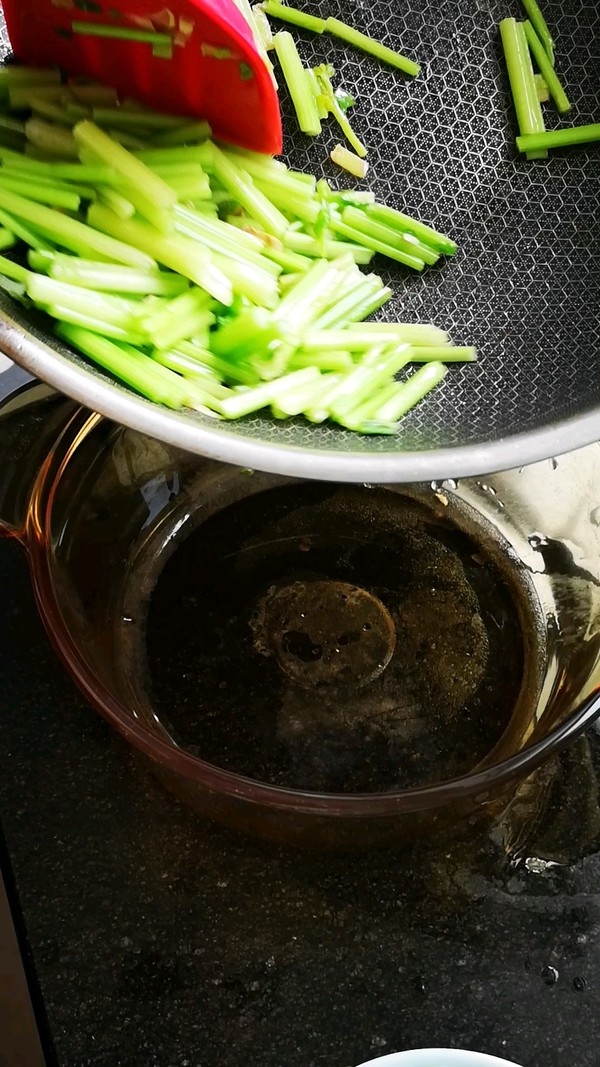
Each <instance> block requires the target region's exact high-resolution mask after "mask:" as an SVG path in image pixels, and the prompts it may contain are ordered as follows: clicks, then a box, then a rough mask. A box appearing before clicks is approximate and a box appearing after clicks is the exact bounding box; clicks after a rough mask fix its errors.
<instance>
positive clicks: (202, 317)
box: [151, 308, 214, 352]
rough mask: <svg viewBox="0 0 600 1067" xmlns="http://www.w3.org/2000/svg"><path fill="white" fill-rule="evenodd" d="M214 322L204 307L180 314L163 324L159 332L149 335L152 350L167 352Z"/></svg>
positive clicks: (200, 332) (195, 335) (212, 316)
mask: <svg viewBox="0 0 600 1067" xmlns="http://www.w3.org/2000/svg"><path fill="white" fill-rule="evenodd" d="M213 322H214V315H212V314H211V312H210V311H207V310H206V308H198V309H197V310H196V311H190V312H188V314H187V315H182V316H181V318H179V320H174V321H173V322H171V323H169V324H168V327H167V326H165V327H163V329H162V330H161V331H160V332H156V333H155V334H153V335H151V340H153V341H154V349H153V352H168V351H169V350H170V349H172V348H175V347H176V346H177V345H178V344H181V342H182V341H187V340H188V339H189V338H190V337H197V336H198V335H199V334H202V333H203V332H204V331H206V330H207V329H208V328H209V327H210V326H211V325H212V323H213Z"/></svg>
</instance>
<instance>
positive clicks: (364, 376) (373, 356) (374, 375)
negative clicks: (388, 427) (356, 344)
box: [328, 345, 411, 421]
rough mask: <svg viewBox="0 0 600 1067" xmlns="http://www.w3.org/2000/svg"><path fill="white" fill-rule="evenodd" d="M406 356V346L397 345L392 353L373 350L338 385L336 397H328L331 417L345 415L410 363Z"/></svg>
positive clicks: (386, 350)
mask: <svg viewBox="0 0 600 1067" xmlns="http://www.w3.org/2000/svg"><path fill="white" fill-rule="evenodd" d="M410 354H411V348H410V345H398V346H397V347H396V348H394V349H392V350H390V349H384V350H383V351H382V350H381V349H375V350H373V351H372V352H370V353H368V354H367V356H365V358H364V359H363V361H362V362H361V363H360V364H359V366H358V367H355V368H354V370H352V371H351V372H350V374H349V375H348V376H347V377H346V378H345V379H344V381H343V382H342V383H341V384H340V386H339V389H338V392H337V393H336V395H335V396H334V397H330V399H329V403H328V407H329V410H330V412H331V414H332V415H333V416H334V417H335V418H343V416H344V415H347V414H348V413H349V412H350V411H352V410H353V409H354V408H356V407H357V406H358V404H360V403H362V402H363V401H364V400H366V399H367V397H368V396H370V395H371V394H372V393H374V392H375V391H376V390H377V389H380V388H381V386H382V385H385V384H386V383H387V382H388V381H389V379H390V378H393V377H394V375H395V374H397V373H398V371H400V370H402V368H403V367H405V366H406V365H407V363H409V362H410ZM390 421H391V420H390Z"/></svg>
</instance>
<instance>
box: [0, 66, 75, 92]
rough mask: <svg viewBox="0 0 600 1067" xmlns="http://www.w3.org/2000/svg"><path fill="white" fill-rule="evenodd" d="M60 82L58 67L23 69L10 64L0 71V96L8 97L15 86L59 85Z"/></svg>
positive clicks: (23, 67)
mask: <svg viewBox="0 0 600 1067" xmlns="http://www.w3.org/2000/svg"><path fill="white" fill-rule="evenodd" d="M60 82H61V76H60V70H59V69H58V67H51V68H44V67H25V66H21V65H20V64H15V65H14V66H13V65H12V64H11V65H9V66H6V65H4V66H3V67H2V69H0V95H8V93H10V91H11V89H14V88H15V87H16V86H21V85H23V86H25V85H27V86H30V85H60Z"/></svg>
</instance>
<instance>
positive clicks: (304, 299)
mask: <svg viewBox="0 0 600 1067" xmlns="http://www.w3.org/2000/svg"><path fill="white" fill-rule="evenodd" d="M343 277H344V275H343V274H342V272H341V271H340V268H339V266H338V264H337V263H335V262H331V261H329V260H326V259H324V260H317V261H316V262H315V265H314V266H313V267H311V268H310V270H307V271H306V272H305V273H304V274H303V275H301V277H300V280H299V281H298V282H297V284H296V285H295V286H293V288H291V289H290V290H288V292H287V293H286V294H285V296H284V297H283V299H282V300H281V303H280V304H279V307H278V308H277V309H276V311H275V315H276V317H277V319H278V320H279V321H280V322H284V323H285V324H286V326H287V327H288V329H291V330H301V329H304V328H306V327H308V326H310V325H311V323H313V322H314V320H315V319H316V318H318V317H319V315H320V314H321V313H322V312H323V311H324V310H325V309H326V308H328V307H329V306H330V305H331V302H332V300H334V299H336V298H337V294H338V292H339V287H340V284H341V282H342V280H343Z"/></svg>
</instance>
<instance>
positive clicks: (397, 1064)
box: [357, 1048, 519, 1067]
mask: <svg viewBox="0 0 600 1067" xmlns="http://www.w3.org/2000/svg"><path fill="white" fill-rule="evenodd" d="M430 1054H433V1055H435V1056H440V1057H441V1059H440V1063H439V1065H438V1067H452V1065H454V1067H519V1064H517V1063H514V1061H513V1060H505V1059H502V1058H499V1057H498V1056H492V1055H491V1054H490V1053H487V1052H475V1051H473V1050H472V1049H461V1048H414V1049H405V1050H404V1051H402V1052H391V1053H389V1054H387V1055H385V1056H380V1057H379V1058H377V1059H374V1060H366V1062H365V1063H359V1064H358V1065H357V1067H419V1064H421V1063H422V1062H424V1063H425V1064H427V1063H428V1062H429V1056H430Z"/></svg>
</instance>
